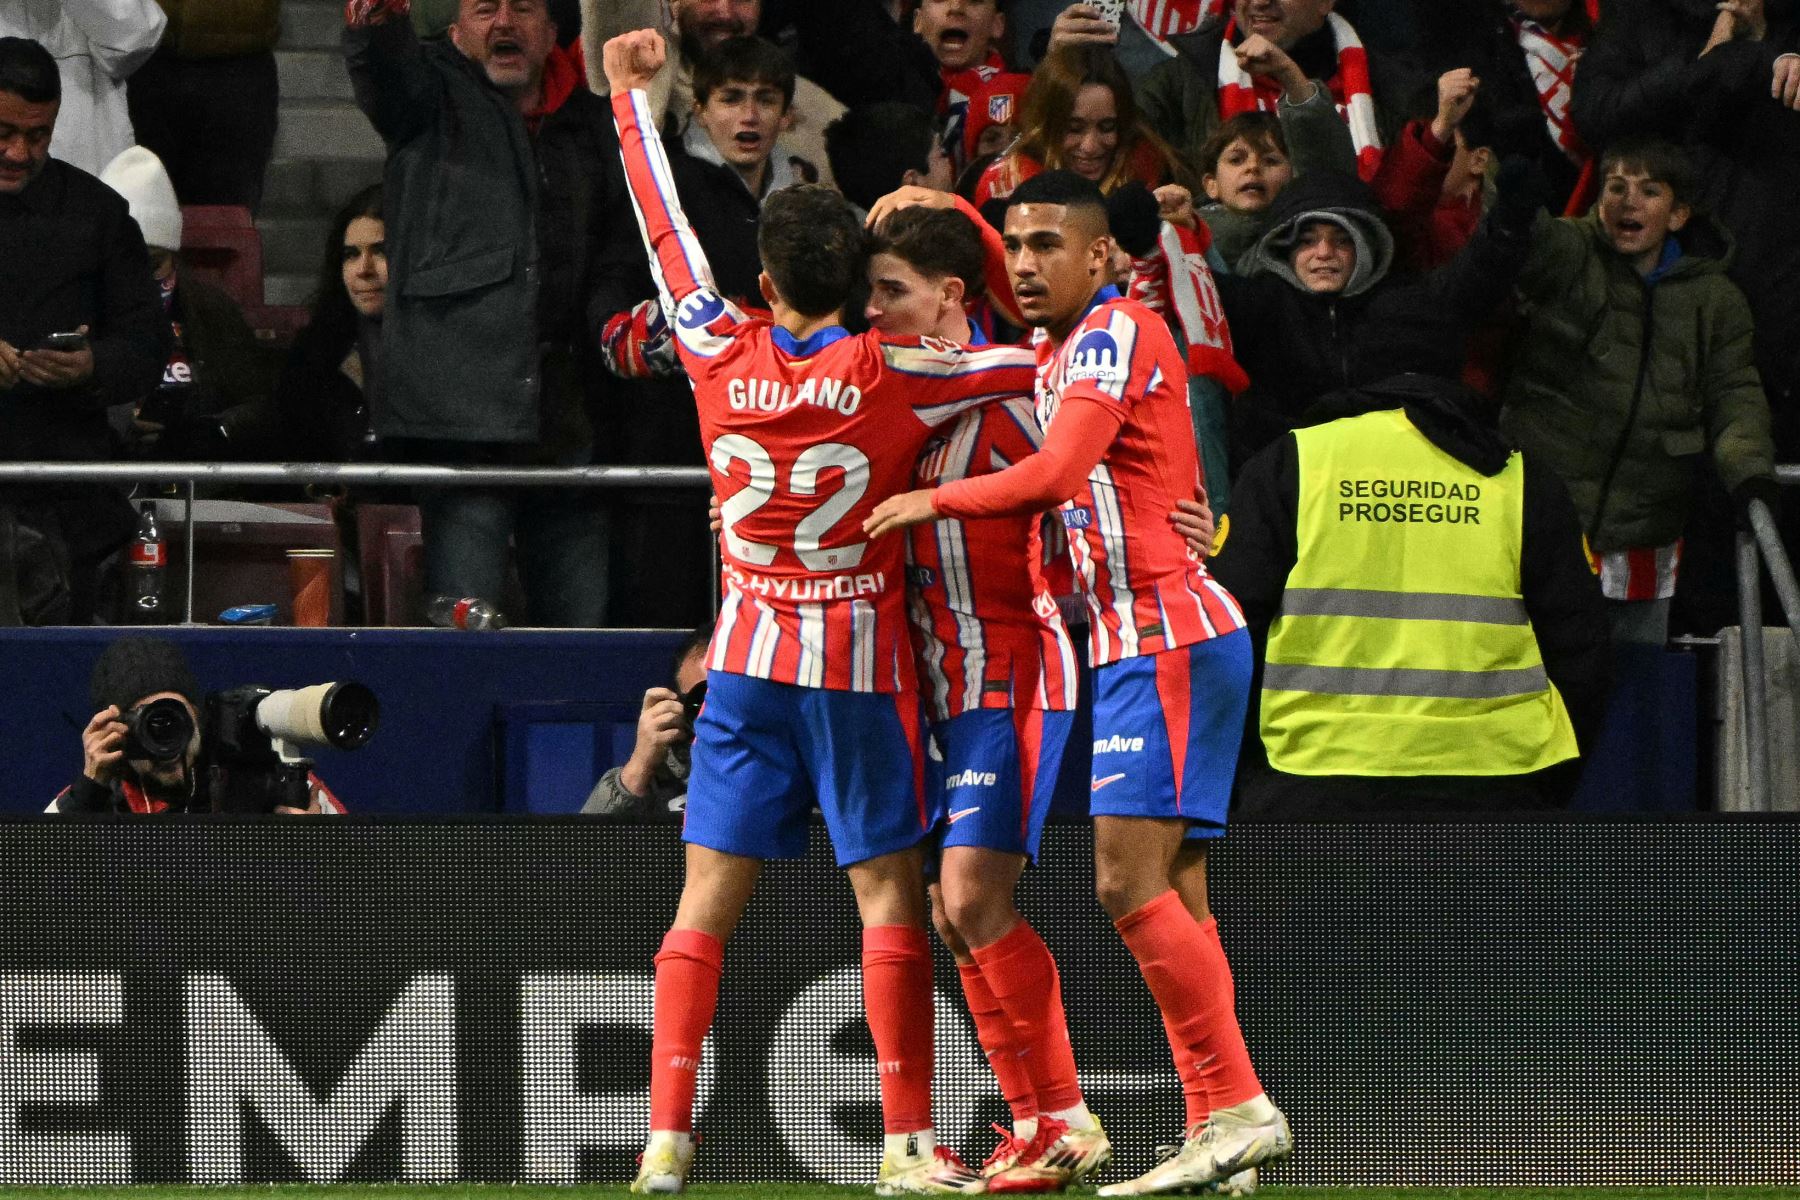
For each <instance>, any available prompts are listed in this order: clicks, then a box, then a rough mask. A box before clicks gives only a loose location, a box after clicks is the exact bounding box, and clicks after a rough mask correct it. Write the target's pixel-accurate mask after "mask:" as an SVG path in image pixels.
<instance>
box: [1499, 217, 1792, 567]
mask: <svg viewBox="0 0 1800 1200" xmlns="http://www.w3.org/2000/svg"><path fill="white" fill-rule="evenodd" d="M1675 237H1676V240H1677V242H1678V244H1679V245H1680V247H1681V256H1680V257H1679V258H1677V259H1675V260H1674V261H1673V262H1669V263H1665V265H1664V266H1662V267H1661V268H1659V270H1658V271H1657V272H1654V273H1653V275H1652V278H1653V279H1654V282H1651V281H1650V280H1647V279H1645V278H1644V277H1641V276H1640V275H1639V274H1638V272H1637V270H1636V269H1635V268H1634V267H1633V265H1632V264H1631V262H1630V261H1629V260H1628V259H1626V258H1625V256H1624V255H1622V254H1620V253H1619V252H1618V251H1616V250H1614V249H1613V248H1612V246H1611V244H1610V243H1608V242H1607V240H1606V237H1605V234H1604V232H1603V231H1602V229H1601V227H1600V223H1599V220H1598V217H1597V215H1596V214H1590V215H1588V216H1586V217H1580V218H1560V219H1552V218H1550V217H1548V216H1547V215H1545V214H1542V213H1540V214H1539V216H1538V220H1537V224H1536V226H1535V227H1534V229H1533V230H1532V248H1531V254H1530V256H1529V258H1528V259H1527V261H1526V265H1525V270H1524V273H1523V275H1521V277H1520V280H1519V292H1520V294H1521V296H1522V297H1523V299H1524V302H1525V304H1524V316H1525V320H1526V326H1527V327H1526V329H1525V330H1524V332H1523V334H1522V335H1521V337H1520V339H1519V343H1518V350H1517V352H1516V358H1515V362H1514V364H1513V369H1512V373H1511V378H1510V379H1509V381H1508V383H1507V386H1506V393H1505V396H1504V404H1505V409H1504V411H1503V412H1502V414H1501V418H1500V426H1501V430H1502V432H1503V433H1505V434H1506V436H1507V437H1508V438H1510V439H1512V441H1513V443H1514V444H1515V445H1517V446H1518V447H1519V448H1520V449H1521V450H1523V451H1525V453H1526V454H1528V455H1530V456H1531V457H1533V458H1535V459H1537V460H1538V461H1539V462H1543V463H1546V464H1548V465H1550V466H1552V467H1553V468H1555V470H1556V471H1557V473H1558V474H1560V475H1561V476H1562V477H1563V481H1564V482H1565V483H1567V484H1568V486H1569V494H1570V496H1571V497H1572V498H1573V499H1574V501H1575V509H1576V512H1577V513H1579V514H1580V516H1581V521H1582V527H1583V529H1584V530H1585V531H1586V533H1587V536H1588V541H1589V543H1590V544H1591V545H1592V546H1593V548H1594V550H1596V551H1598V552H1606V551H1613V550H1626V549H1632V548H1638V547H1652V546H1664V545H1667V544H1669V543H1670V542H1673V541H1675V540H1676V539H1677V538H1679V537H1680V536H1681V535H1682V533H1683V532H1684V531H1685V529H1686V526H1687V517H1688V506H1689V497H1690V496H1691V495H1692V493H1693V489H1694V487H1695V485H1696V483H1697V482H1698V478H1697V470H1698V468H1699V467H1700V465H1701V462H1702V455H1705V454H1710V455H1711V458H1712V463H1713V466H1714V468H1715V469H1716V470H1717V472H1718V474H1719V478H1720V479H1721V481H1722V482H1723V483H1724V485H1725V487H1726V489H1727V490H1735V489H1736V488H1738V487H1739V485H1741V484H1742V483H1744V481H1746V480H1748V479H1753V478H1756V477H1757V476H1763V475H1768V474H1770V472H1771V471H1772V470H1773V462H1774V447H1773V445H1772V443H1771V442H1770V440H1769V405H1768V401H1767V400H1766V399H1765V398H1764V396H1763V390H1762V383H1761V381H1760V380H1759V379H1758V377H1757V373H1756V364H1755V360H1754V358H1753V356H1752V352H1751V328H1752V326H1751V319H1750V307H1749V305H1748V303H1746V302H1745V300H1744V296H1743V293H1742V292H1740V291H1738V289H1737V285H1735V284H1733V283H1732V282H1731V281H1730V280H1729V279H1727V278H1726V277H1725V269H1726V267H1727V266H1728V265H1729V263H1730V260H1731V255H1732V246H1731V241H1730V236H1729V235H1728V234H1727V233H1726V232H1725V231H1724V229H1723V228H1722V227H1720V226H1719V225H1718V224H1717V223H1716V222H1714V221H1713V220H1712V219H1711V218H1709V217H1705V216H1703V215H1700V214H1695V216H1694V217H1693V218H1692V219H1691V220H1690V221H1689V222H1688V224H1687V225H1686V227H1685V228H1683V229H1682V230H1681V231H1680V232H1679V233H1678V234H1676V235H1675Z"/></svg>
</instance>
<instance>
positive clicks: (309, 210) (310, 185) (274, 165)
mask: <svg viewBox="0 0 1800 1200" xmlns="http://www.w3.org/2000/svg"><path fill="white" fill-rule="evenodd" d="M380 180H381V164H380V163H377V162H372V161H370V160H369V159H366V158H353V159H331V158H324V159H319V158H278V159H275V160H274V161H272V162H271V163H270V164H269V170H268V174H267V175H266V176H265V177H264V179H263V202H262V212H263V214H264V215H265V216H271V217H305V216H328V215H330V214H332V213H335V212H336V211H337V210H338V207H339V206H340V205H342V204H343V203H344V201H346V200H348V199H349V198H350V197H351V196H352V195H354V194H356V193H357V192H359V191H361V190H362V189H363V188H365V187H368V186H369V185H370V184H372V183H378V182H380Z"/></svg>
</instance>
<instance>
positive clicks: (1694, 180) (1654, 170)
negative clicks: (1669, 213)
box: [1600, 135, 1700, 205]
mask: <svg viewBox="0 0 1800 1200" xmlns="http://www.w3.org/2000/svg"><path fill="white" fill-rule="evenodd" d="M1614 167H1624V168H1625V169H1626V170H1628V171H1631V172H1632V173H1634V174H1638V173H1641V174H1642V175H1643V176H1644V177H1645V178H1647V179H1654V180H1655V181H1656V182H1658V183H1661V184H1666V185H1667V186H1668V189H1669V191H1670V192H1672V193H1673V194H1674V196H1675V203H1677V204H1689V205H1691V204H1693V202H1694V194H1695V193H1696V192H1697V191H1698V190H1699V186H1700V181H1699V179H1698V177H1697V176H1696V175H1695V173H1694V160H1693V158H1692V157H1690V156H1689V155H1688V152H1687V151H1686V150H1683V149H1682V148H1681V147H1680V146H1677V145H1676V144H1675V143H1674V142H1670V141H1665V140H1664V139H1662V138H1659V137H1650V136H1647V135H1632V136H1630V137H1622V138H1620V139H1619V140H1618V141H1616V142H1614V143H1613V144H1612V145H1610V146H1608V147H1607V148H1606V153H1605V154H1604V155H1602V156H1601V159H1600V178H1601V180H1602V181H1604V180H1605V179H1606V177H1607V176H1608V175H1610V174H1612V170H1613V168H1614Z"/></svg>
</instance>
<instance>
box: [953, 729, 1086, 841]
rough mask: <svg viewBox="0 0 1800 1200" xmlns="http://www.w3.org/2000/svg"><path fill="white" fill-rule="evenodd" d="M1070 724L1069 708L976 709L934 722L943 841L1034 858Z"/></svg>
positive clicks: (1048, 810)
mask: <svg viewBox="0 0 1800 1200" xmlns="http://www.w3.org/2000/svg"><path fill="white" fill-rule="evenodd" d="M1074 722H1075V714H1074V713H1067V712H1041V711H1039V710H1036V709H1029V708H977V709H971V710H969V711H968V712H965V713H959V714H958V715H956V716H954V717H951V718H950V719H949V720H948V721H940V722H938V723H937V724H936V725H933V726H932V727H931V732H932V736H933V738H935V739H936V742H937V748H938V751H939V753H940V755H941V756H942V757H941V761H938V762H934V763H932V764H931V783H932V791H933V795H934V797H935V798H936V804H935V808H936V810H937V811H938V812H940V813H942V814H943V815H944V819H945V821H946V822H948V825H947V826H946V828H945V831H944V845H945V846H946V847H949V846H976V847H979V848H981V849H983V850H998V851H1001V852H1002V853H1005V854H1025V855H1029V856H1030V857H1031V859H1032V860H1033V861H1034V862H1035V861H1036V860H1037V852H1038V842H1039V841H1040V840H1042V838H1043V836H1044V818H1045V817H1047V816H1049V815H1050V800H1051V797H1052V796H1053V795H1054V794H1055V792H1056V780H1057V776H1058V775H1059V774H1061V770H1062V760H1063V748H1064V747H1065V746H1067V745H1068V743H1069V728H1070V726H1072V725H1073V724H1074Z"/></svg>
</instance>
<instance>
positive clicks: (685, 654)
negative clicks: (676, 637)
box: [669, 625, 713, 686]
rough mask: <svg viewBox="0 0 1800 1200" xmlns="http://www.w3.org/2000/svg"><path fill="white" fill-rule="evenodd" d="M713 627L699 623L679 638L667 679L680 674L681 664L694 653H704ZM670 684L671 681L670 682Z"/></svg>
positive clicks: (710, 639)
mask: <svg viewBox="0 0 1800 1200" xmlns="http://www.w3.org/2000/svg"><path fill="white" fill-rule="evenodd" d="M712 636H713V627H712V626H711V625H701V626H699V627H698V628H696V629H695V630H694V631H693V632H692V633H689V634H688V635H687V636H686V637H684V638H682V639H681V645H679V646H677V647H676V648H675V660H674V661H673V662H671V663H670V664H669V679H670V680H671V681H673V680H675V679H676V678H678V677H679V676H680V675H681V666H682V664H683V663H685V662H687V660H688V659H690V658H692V657H693V656H694V655H696V654H705V653H706V651H707V649H708V648H709V647H710V646H711V645H712ZM671 686H673V683H672V682H671Z"/></svg>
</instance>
